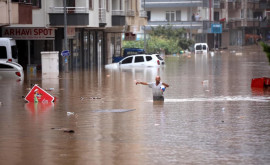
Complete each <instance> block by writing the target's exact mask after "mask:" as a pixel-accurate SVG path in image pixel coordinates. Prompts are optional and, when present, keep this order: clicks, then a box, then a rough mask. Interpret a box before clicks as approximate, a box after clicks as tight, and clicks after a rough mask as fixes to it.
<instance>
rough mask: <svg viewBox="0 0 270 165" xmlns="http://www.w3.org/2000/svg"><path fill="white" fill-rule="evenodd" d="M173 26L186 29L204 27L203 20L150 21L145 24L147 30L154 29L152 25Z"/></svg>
mask: <svg viewBox="0 0 270 165" xmlns="http://www.w3.org/2000/svg"><path fill="white" fill-rule="evenodd" d="M159 25H161V26H173V28H177V29H178V28H185V29H201V28H202V27H203V21H196V22H195V21H175V22H167V21H148V25H146V26H145V28H146V30H152V29H151V27H157V26H159Z"/></svg>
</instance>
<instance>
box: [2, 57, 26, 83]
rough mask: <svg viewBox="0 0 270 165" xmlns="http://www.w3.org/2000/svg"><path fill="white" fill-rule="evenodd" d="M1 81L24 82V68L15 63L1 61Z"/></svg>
mask: <svg viewBox="0 0 270 165" xmlns="http://www.w3.org/2000/svg"><path fill="white" fill-rule="evenodd" d="M1 79H16V80H23V79H24V73H23V67H22V66H21V65H20V64H18V63H15V62H10V61H0V80H1Z"/></svg>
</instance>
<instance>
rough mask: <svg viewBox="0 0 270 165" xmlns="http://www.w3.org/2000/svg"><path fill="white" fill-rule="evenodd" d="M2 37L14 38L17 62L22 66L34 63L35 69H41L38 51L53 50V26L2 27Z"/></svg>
mask: <svg viewBox="0 0 270 165" xmlns="http://www.w3.org/2000/svg"><path fill="white" fill-rule="evenodd" d="M2 37H9V38H13V39H15V40H16V44H17V47H18V63H20V64H21V65H22V66H23V67H24V68H26V67H27V65H36V66H37V69H41V54H40V52H42V51H52V50H54V39H55V29H53V28H27V27H24V28H22V27H3V28H2Z"/></svg>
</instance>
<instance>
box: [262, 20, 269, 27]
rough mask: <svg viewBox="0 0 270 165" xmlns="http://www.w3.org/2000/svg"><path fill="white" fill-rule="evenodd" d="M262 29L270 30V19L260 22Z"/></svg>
mask: <svg viewBox="0 0 270 165" xmlns="http://www.w3.org/2000/svg"><path fill="white" fill-rule="evenodd" d="M260 27H261V28H270V19H269V20H265V21H264V22H260Z"/></svg>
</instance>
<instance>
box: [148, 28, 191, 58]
mask: <svg viewBox="0 0 270 165" xmlns="http://www.w3.org/2000/svg"><path fill="white" fill-rule="evenodd" d="M185 34H186V30H185V29H184V28H181V29H176V28H173V26H170V25H167V26H158V27H156V28H153V27H152V31H151V33H150V38H154V39H155V40H154V42H157V41H159V40H165V41H166V42H167V43H168V44H167V45H164V47H160V48H162V49H164V50H165V51H166V53H168V54H172V53H177V52H179V51H180V50H185V49H188V47H189V46H190V45H192V44H193V43H194V42H193V41H192V40H188V39H186V37H185ZM150 42H151V40H150ZM148 45H149V42H148ZM148 47H149V49H150V50H151V48H152V47H151V46H148ZM160 48H159V49H160Z"/></svg>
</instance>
